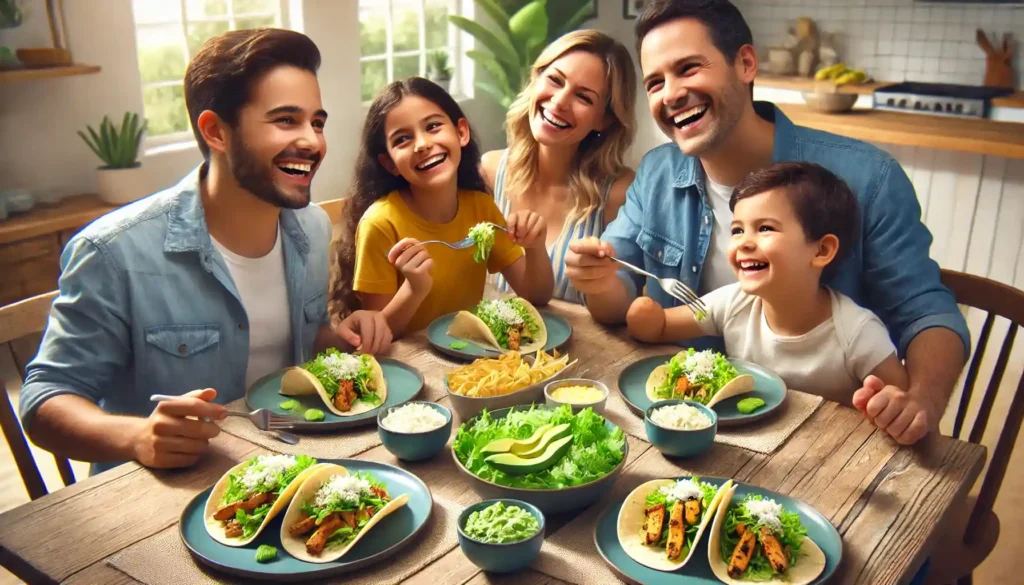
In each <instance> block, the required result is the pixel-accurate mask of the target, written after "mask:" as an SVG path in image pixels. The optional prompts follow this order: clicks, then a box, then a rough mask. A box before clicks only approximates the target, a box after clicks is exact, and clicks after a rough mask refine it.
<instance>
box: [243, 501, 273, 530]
mask: <svg viewBox="0 0 1024 585" xmlns="http://www.w3.org/2000/svg"><path fill="white" fill-rule="evenodd" d="M269 512H270V504H263V505H262V506H259V507H257V508H256V509H255V510H253V511H252V513H251V514H250V513H246V511H245V510H242V509H239V510H237V511H235V520H236V521H237V522H238V523H239V524H241V525H242V538H249V537H250V536H252V535H253V534H256V531H257V530H259V529H260V525H262V524H263V519H264V518H266V517H267V514H268V513H269Z"/></svg>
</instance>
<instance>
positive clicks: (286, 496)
mask: <svg viewBox="0 0 1024 585" xmlns="http://www.w3.org/2000/svg"><path fill="white" fill-rule="evenodd" d="M251 460H252V458H251V457H250V458H249V459H246V460H245V461H243V462H241V463H239V464H238V465H236V466H234V467H232V468H231V469H229V470H228V471H227V473H225V474H224V475H222V476H221V478H220V479H219V480H217V483H216V484H215V485H214V486H213V490H212V491H211V492H210V496H209V497H208V498H206V508H205V509H204V510H203V517H204V519H205V524H206V532H207V533H208V534H209V535H210V538H212V539H214V540H216V541H217V542H219V543H221V544H225V545H227V546H245V545H246V544H249V543H250V542H252V541H253V540H254V539H255V538H256V537H257V536H259V535H260V532H263V528H264V527H266V525H267V524H269V523H270V521H271V520H273V519H274V517H275V516H277V515H278V513H280V512H281V510H283V509H284V507H285V506H287V505H288V502H289V501H291V499H292V496H293V495H295V492H296V491H297V490H298V489H299V486H300V485H301V484H302V482H303V481H305V479H306V478H308V477H310V476H312V475H313V474H314V473H315V472H316V471H317V470H319V469H320V468H321V467H323V466H325V465H329V464H328V463H317V464H315V465H312V466H310V467H308V468H307V469H304V470H303V471H302V473H300V474H299V475H298V476H297V477H296V478H295V479H293V480H292V482H291V483H290V484H288V487H286V488H285V489H284V491H282V492H281V495H280V496H279V497H278V498H277V500H275V501H274V503H273V504H271V505H270V511H269V512H267V516H266V518H264V519H263V523H262V524H260V527H259V529H257V530H256V532H255V533H253V535H252V536H250V537H249V538H228V537H227V536H224V525H223V524H221V522H220V521H219V520H214V519H213V515H214V514H216V513H217V510H218V509H219V508H220V507H221V500H222V499H224V494H225V493H226V492H227V491H228V487H230V486H231V479H230V478H231V474H232V473H238V472H239V471H241V470H242V468H243V467H245V466H246V465H248V464H249V461H251Z"/></svg>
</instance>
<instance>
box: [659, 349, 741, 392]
mask: <svg viewBox="0 0 1024 585" xmlns="http://www.w3.org/2000/svg"><path fill="white" fill-rule="evenodd" d="M696 353H697V351H696V350H694V349H693V348H692V347H691V348H690V349H688V350H686V354H685V356H679V355H675V356H672V359H670V360H669V362H668V376H667V377H666V378H665V381H664V382H662V383H661V385H660V386H658V387H657V388H655V389H654V396H655V398H657V399H658V400H668V399H672V398H682V396H681V395H679V394H676V382H678V381H679V378H680V377H681V376H683V375H686V377H687V378H689V379H690V384H691V385H692V386H698V387H702V388H704V389H705V395H704V397H697V396H696V395H695V394H694V395H691V396H688V397H687V400H694V401H696V402H700V403H701V404H707V403H708V402H709V401H710V400H711V398H712V397H713V396H714V395H715V394H717V393H718V391H719V390H721V389H722V386H725V385H726V384H728V383H729V381H731V380H732V379H733V378H735V377H737V376H739V375H740V373H739V372H737V371H736V368H735V367H733V365H732V364H730V363H729V360H727V359H725V356H723V355H722V354H720V353H718V352H714V355H715V367H714V371H713V372H712V373H711V375H710V376H704V375H694V374H693V372H691V371H688V370H687V368H686V367H685V360H686V358H689V357H691V356H693V355H695V354H696Z"/></svg>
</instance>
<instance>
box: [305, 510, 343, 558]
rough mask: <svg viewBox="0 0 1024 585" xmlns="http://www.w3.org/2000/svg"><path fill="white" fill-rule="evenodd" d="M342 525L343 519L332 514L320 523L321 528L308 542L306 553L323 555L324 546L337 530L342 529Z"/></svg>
mask: <svg viewBox="0 0 1024 585" xmlns="http://www.w3.org/2000/svg"><path fill="white" fill-rule="evenodd" d="M341 525H342V521H341V517H340V516H339V515H338V514H331V515H330V516H328V517H326V518H324V521H323V522H321V523H320V528H317V529H316V532H314V533H313V536H310V537H309V540H307V541H306V552H308V553H309V554H311V555H319V554H320V553H322V552H323V551H324V546H326V545H327V539H328V538H329V537H330V536H331V535H332V534H334V531H335V530H337V529H339V528H341Z"/></svg>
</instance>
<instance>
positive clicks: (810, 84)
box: [754, 74, 1024, 108]
mask: <svg viewBox="0 0 1024 585" xmlns="http://www.w3.org/2000/svg"><path fill="white" fill-rule="evenodd" d="M814 83H815V82H814V80H813V79H811V78H809V77H796V76H789V75H770V74H761V75H758V76H757V79H755V80H754V86H755V87H771V88H775V89H790V90H794V91H813V90H814ZM893 83H895V82H891V81H872V82H870V83H862V84H859V85H842V86H839V87H838V91H839V93H855V94H858V95H868V96H869V95H871V94H872V93H874V91H875V90H876V89H878V88H880V87H885V86H886V85H892V84H893ZM992 105H993V106H995V107H999V108H1024V90H1018V91H1016V92H1014V93H1013V94H1011V95H1008V96H1004V97H1000V98H995V99H993V100H992Z"/></svg>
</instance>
